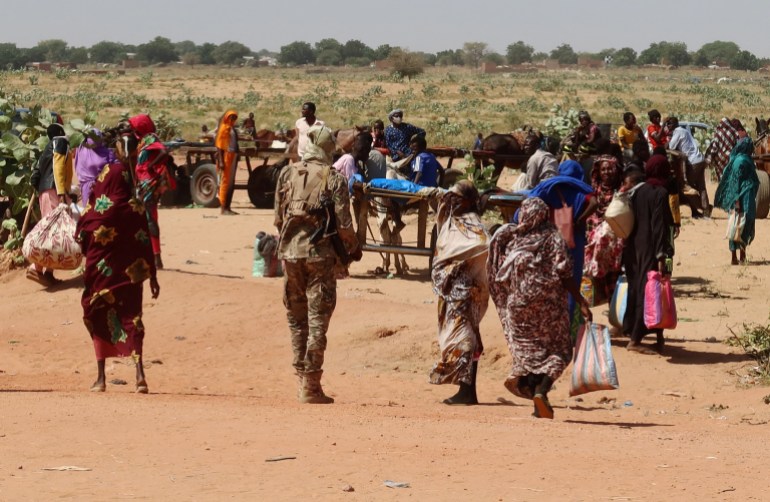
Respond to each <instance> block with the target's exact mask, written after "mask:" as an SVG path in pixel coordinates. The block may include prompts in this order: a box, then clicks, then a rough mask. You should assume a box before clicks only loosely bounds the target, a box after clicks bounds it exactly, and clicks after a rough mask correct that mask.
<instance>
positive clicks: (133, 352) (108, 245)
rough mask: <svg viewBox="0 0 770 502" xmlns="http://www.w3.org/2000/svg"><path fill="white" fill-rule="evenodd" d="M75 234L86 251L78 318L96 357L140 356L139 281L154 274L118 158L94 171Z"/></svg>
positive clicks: (142, 219)
mask: <svg viewBox="0 0 770 502" xmlns="http://www.w3.org/2000/svg"><path fill="white" fill-rule="evenodd" d="M76 235H77V236H78V240H79V241H80V243H81V246H82V247H83V252H84V253H85V255H86V268H85V273H84V280H85V290H84V291H83V297H82V300H81V304H82V306H83V322H84V323H85V325H86V328H87V329H88V332H89V334H90V335H91V338H92V339H93V342H94V350H95V352H96V359H97V360H100V361H101V360H104V359H105V358H107V357H124V356H134V357H136V356H140V355H141V354H142V342H143V340H144V325H143V324H142V283H143V282H144V280H145V279H148V278H150V277H155V273H156V271H155V261H154V260H153V252H152V246H151V244H150V233H149V228H148V224H147V217H146V215H145V208H144V205H143V204H142V203H141V202H140V201H139V200H138V199H137V198H136V197H135V193H134V189H133V180H132V177H131V172H130V170H129V169H128V168H127V167H125V166H124V165H123V164H122V163H120V162H119V161H113V162H112V163H111V164H108V165H107V166H105V167H104V169H102V171H101V173H100V174H99V176H97V178H96V182H95V183H94V186H93V189H92V191H91V195H90V197H89V200H88V205H87V206H86V209H85V211H84V213H83V215H82V216H81V218H80V220H79V221H78V226H77V231H76Z"/></svg>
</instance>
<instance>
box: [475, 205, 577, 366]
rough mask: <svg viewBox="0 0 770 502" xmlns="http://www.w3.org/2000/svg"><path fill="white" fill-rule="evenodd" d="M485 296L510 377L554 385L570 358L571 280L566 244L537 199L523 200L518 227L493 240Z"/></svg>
mask: <svg viewBox="0 0 770 502" xmlns="http://www.w3.org/2000/svg"><path fill="white" fill-rule="evenodd" d="M487 274H488V278H489V292H490V295H491V296H492V301H494V303H495V307H496V308H497V313H498V315H499V316H500V321H501V322H502V324H503V332H504V333H505V338H506V340H507V342H508V348H509V349H510V351H511V355H512V356H513V366H512V368H511V377H512V378H516V377H523V376H527V375H529V374H533V375H538V374H540V375H548V376H549V377H551V378H552V379H554V380H556V379H557V378H559V376H560V375H561V374H562V373H563V372H564V370H565V368H566V367H567V365H568V364H569V362H570V360H571V359H572V341H571V340H570V335H569V330H570V326H569V314H568V307H567V290H566V289H565V288H564V286H563V285H562V280H564V279H568V278H570V277H571V276H572V260H571V259H570V256H569V253H568V252H567V245H566V243H565V241H564V239H563V238H562V237H561V235H560V234H559V231H558V230H557V229H556V227H555V226H554V225H553V223H551V222H550V221H549V215H548V206H547V205H546V204H545V202H543V201H542V200H541V199H539V198H530V199H527V200H526V201H524V203H523V204H522V206H521V210H520V212H519V225H518V226H516V225H513V224H509V225H504V226H503V227H501V228H500V229H499V230H498V231H497V233H496V234H495V236H494V237H493V238H492V242H491V243H490V248H489V260H488V261H487Z"/></svg>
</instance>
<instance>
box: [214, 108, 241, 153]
mask: <svg viewBox="0 0 770 502" xmlns="http://www.w3.org/2000/svg"><path fill="white" fill-rule="evenodd" d="M237 119H238V112H236V111H235V110H227V111H226V112H225V114H224V115H222V119H221V120H220V121H219V126H218V127H217V137H216V139H215V140H214V145H215V146H216V147H217V148H219V149H220V150H224V151H227V150H229V148H230V133H231V132H232V131H233V126H234V125H235V121H236V120H237Z"/></svg>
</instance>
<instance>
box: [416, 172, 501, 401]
mask: <svg viewBox="0 0 770 502" xmlns="http://www.w3.org/2000/svg"><path fill="white" fill-rule="evenodd" d="M478 205H479V192H478V190H476V187H475V186H474V185H473V183H471V182H470V181H467V180H463V181H460V182H458V183H457V184H456V185H454V186H453V187H452V188H451V189H450V190H449V191H448V192H447V193H446V194H444V195H443V197H442V198H441V201H440V202H439V207H438V216H437V226H438V228H439V234H438V238H437V242H436V257H435V260H434V262H433V270H432V271H431V277H432V279H433V292H434V293H436V295H437V296H438V341H439V350H440V351H441V360H440V361H438V362H437V363H436V364H435V365H434V366H433V369H432V370H431V372H430V383H432V384H455V385H458V384H459V385H460V390H459V391H458V392H457V394H455V395H454V396H452V397H449V398H447V399H445V400H444V401H443V402H444V404H450V405H454V404H478V399H477V397H476V372H477V371H478V364H479V363H478V361H479V356H481V353H482V351H483V346H482V344H481V332H480V331H479V324H481V319H482V318H483V317H484V314H485V313H486V311H487V304H488V303H489V290H488V289H487V274H486V263H487V254H488V242H489V236H488V235H487V231H486V229H485V228H484V224H483V223H482V222H481V218H479V208H478Z"/></svg>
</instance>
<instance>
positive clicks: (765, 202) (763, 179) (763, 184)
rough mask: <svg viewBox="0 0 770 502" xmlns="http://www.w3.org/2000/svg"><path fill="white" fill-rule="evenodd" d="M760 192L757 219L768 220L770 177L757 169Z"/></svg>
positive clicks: (769, 210)
mask: <svg viewBox="0 0 770 502" xmlns="http://www.w3.org/2000/svg"><path fill="white" fill-rule="evenodd" d="M757 176H758V177H759V190H757V218H767V215H768V213H770V175H769V174H767V172H765V171H761V170H759V169H757Z"/></svg>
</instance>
